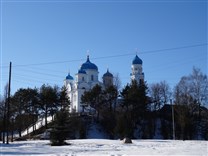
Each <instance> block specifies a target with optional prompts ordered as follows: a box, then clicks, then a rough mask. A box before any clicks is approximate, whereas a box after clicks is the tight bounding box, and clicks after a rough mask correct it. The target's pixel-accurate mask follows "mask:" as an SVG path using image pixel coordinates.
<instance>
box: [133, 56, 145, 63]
mask: <svg viewBox="0 0 208 156" xmlns="http://www.w3.org/2000/svg"><path fill="white" fill-rule="evenodd" d="M142 63H143V62H142V60H141V59H140V58H139V57H138V56H137V55H136V56H135V58H134V60H133V61H132V64H142Z"/></svg>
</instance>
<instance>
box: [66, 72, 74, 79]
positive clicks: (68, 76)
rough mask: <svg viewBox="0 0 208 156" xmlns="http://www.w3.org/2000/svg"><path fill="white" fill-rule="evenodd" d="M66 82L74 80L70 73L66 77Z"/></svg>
mask: <svg viewBox="0 0 208 156" xmlns="http://www.w3.org/2000/svg"><path fill="white" fill-rule="evenodd" d="M66 80H74V78H73V77H72V76H71V75H70V73H69V74H68V75H67V76H66Z"/></svg>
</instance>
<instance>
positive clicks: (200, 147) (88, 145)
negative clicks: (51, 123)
mask: <svg viewBox="0 0 208 156" xmlns="http://www.w3.org/2000/svg"><path fill="white" fill-rule="evenodd" d="M67 142H68V143H71V145H68V146H50V145H49V141H48V140H36V141H32V140H31V141H21V142H13V143H11V144H9V145H7V144H0V155H1V156H3V155H6V156H14V155H19V156H20V155H21V156H24V155H25V156H26V155H27V156H29V155H30V156H81V155H87V156H88V155H94V156H98V155H108V156H125V155H180V156H181V155H184V156H185V155H193V156H195V155H198V156H208V141H179V140H175V141H172V140H133V143H132V144H123V142H122V141H120V140H107V139H78V140H67Z"/></svg>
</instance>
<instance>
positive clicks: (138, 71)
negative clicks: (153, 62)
mask: <svg viewBox="0 0 208 156" xmlns="http://www.w3.org/2000/svg"><path fill="white" fill-rule="evenodd" d="M142 63H143V62H142V60H141V59H140V58H139V57H138V56H137V55H136V56H135V58H134V59H133V61H132V65H131V70H132V73H131V80H136V81H137V83H138V84H141V83H143V82H144V73H143V70H142Z"/></svg>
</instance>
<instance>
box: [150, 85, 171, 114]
mask: <svg viewBox="0 0 208 156" xmlns="http://www.w3.org/2000/svg"><path fill="white" fill-rule="evenodd" d="M149 92H150V96H151V98H152V100H153V104H154V106H153V109H154V110H158V109H160V108H161V107H162V106H163V105H164V104H167V103H168V102H169V100H170V98H171V89H170V86H169V85H168V83H167V82H166V81H161V82H160V83H154V84H151V85H150V89H149Z"/></svg>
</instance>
